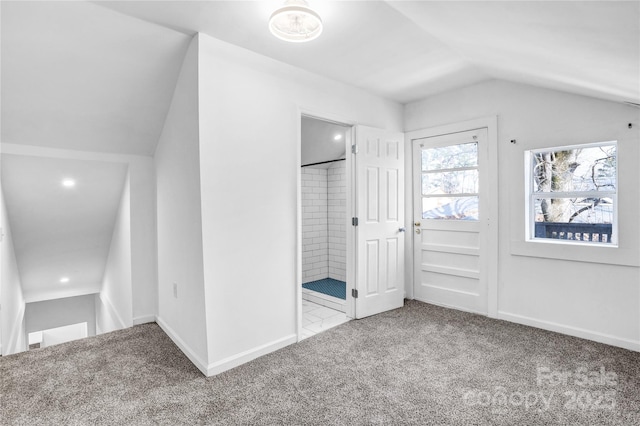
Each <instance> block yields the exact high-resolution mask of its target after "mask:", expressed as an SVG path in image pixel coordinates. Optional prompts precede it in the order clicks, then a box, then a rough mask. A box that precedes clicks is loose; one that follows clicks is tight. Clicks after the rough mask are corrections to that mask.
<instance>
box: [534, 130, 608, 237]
mask: <svg viewBox="0 0 640 426" xmlns="http://www.w3.org/2000/svg"><path fill="white" fill-rule="evenodd" d="M616 155H617V152H616V142H604V143H598V144H589V145H575V146H568V147H560V148H548V149H543V150H534V151H528V152H527V153H526V156H527V159H526V161H527V164H528V169H529V177H528V183H529V188H530V189H529V191H528V193H529V196H528V204H529V205H528V213H529V220H528V239H529V240H548V241H549V240H554V241H557V242H569V243H575V242H586V243H593V244H606V245H615V244H616V242H617V229H616V226H617V224H616V216H617V200H616V197H617V157H616Z"/></svg>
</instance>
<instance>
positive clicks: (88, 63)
mask: <svg viewBox="0 0 640 426" xmlns="http://www.w3.org/2000/svg"><path fill="white" fill-rule="evenodd" d="M309 3H310V5H311V6H312V7H314V8H315V9H316V10H317V11H318V12H319V13H320V15H321V16H322V18H323V21H324V32H323V34H322V36H321V37H320V38H319V39H317V40H314V41H312V42H309V43H303V44H293V43H292V44H289V43H286V42H283V41H281V40H278V39H276V38H274V37H273V36H272V35H271V34H270V33H269V30H268V28H267V22H268V19H269V16H270V14H271V13H272V11H273V10H275V9H276V8H277V7H279V6H280V5H281V4H282V0H259V1H178V0H176V1H106V2H103V1H96V2H87V1H68V2H65V1H6V0H3V1H1V2H0V17H1V22H0V24H1V25H0V31H1V33H0V36H1V43H2V44H1V51H0V54H1V59H2V60H1V74H0V75H1V81H0V83H1V86H2V87H1V91H0V96H1V107H2V110H1V116H0V119H1V122H2V126H1V132H2V133H1V140H2V144H7V143H9V144H17V145H35V146H40V147H48V148H62V149H71V150H80V151H95V152H105V153H121V154H134V155H147V156H149V155H153V154H154V151H155V147H156V144H157V142H158V138H159V136H160V134H161V132H162V128H163V125H164V120H165V117H166V114H167V111H168V109H169V105H170V102H171V98H172V95H173V91H174V88H175V84H176V80H177V76H178V73H179V70H180V67H181V64H182V60H183V57H184V55H185V52H186V49H187V46H188V44H189V41H190V39H191V38H192V36H193V35H194V34H196V33H197V32H202V33H206V34H208V35H210V36H212V37H216V38H219V39H221V40H224V41H226V42H229V43H232V44H235V45H238V46H240V47H243V48H246V49H249V50H252V51H254V52H257V53H259V54H262V55H266V56H269V57H272V58H274V59H276V60H279V61H282V62H285V63H288V64H291V65H294V66H297V67H300V68H303V69H306V70H308V71H311V72H314V73H317V74H320V75H324V76H326V77H329V78H332V79H335V80H338V81H341V82H344V83H347V84H350V85H353V86H357V87H360V88H362V89H363V90H366V91H369V92H372V93H375V94H378V95H379V96H382V97H385V98H388V99H390V100H394V101H397V102H398V103H408V102H411V101H415V100H419V99H422V98H425V97H428V96H430V95H433V94H436V93H440V92H444V91H447V90H451V89H455V88H459V87H463V86H467V85H471V84H474V83H477V82H481V81H484V80H489V79H504V80H509V81H514V82H520V83H525V84H531V85H537V86H540V87H545V88H550V89H555V90H560V91H566V92H570V93H576V94H581V95H586V96H592V97H597V98H602V99H607V100H611V101H616V102H633V103H640V2H638V1H620V2H616V1H566V2H565V1H558V2H538V1H531V2H529V1H496V2H489V1H469V2H461V1H330V0H309ZM308 124H309V125H310V126H311V127H312V126H313V125H314V123H313V122H310V123H308ZM316 124H317V123H316ZM320 125H324V126H325V127H326V128H325V129H324V130H323V131H325V130H326V135H324V136H322V138H323V140H324V141H325V142H326V144H327V146H331V149H335V150H337V151H341V150H342V149H343V148H344V146H340V144H336V143H335V142H334V141H333V140H331V134H332V132H334V131H335V130H336V129H334V128H331V126H330V125H326V124H323V123H320ZM311 133H312V134H313V135H321V134H322V131H319V130H317V131H314V132H311ZM318 137H320V136H318ZM311 145H316V144H314V143H312V144H311ZM337 151H336V152H332V153H331V154H330V155H329V156H328V157H327V158H322V159H321V160H317V158H320V157H317V156H316V154H313V158H315V160H312V159H309V160H308V161H313V162H315V161H323V160H326V159H333V158H335V157H337V156H340V155H341V152H337ZM316 157H317V158H316ZM329 157H330V158H329ZM93 165H94V166H95V168H94V167H92V166H89V167H88V168H87V166H86V165H81V164H78V163H75V162H73V161H70V162H66V163H65V162H64V161H63V160H56V161H53V160H49V161H45V160H44V159H38V158H31V159H29V158H20V157H19V156H3V166H4V167H3V171H2V174H3V188H4V191H5V195H6V198H7V203H8V205H9V206H8V209H9V214H10V219H11V223H12V228H13V231H14V234H15V235H16V237H17V239H16V251H17V252H18V255H19V257H22V260H19V262H22V264H23V265H27V264H28V265H30V266H29V269H30V271H29V273H27V274H26V275H25V274H23V275H25V276H24V277H23V279H24V281H25V283H24V284H25V286H26V287H25V288H26V290H27V291H26V292H27V293H28V294H31V295H33V298H49V297H52V296H46V292H47V291H49V290H50V289H51V285H58V284H59V283H55V281H56V280H58V279H59V276H61V275H62V274H65V273H66V272H64V271H63V269H64V268H66V269H68V270H74V268H75V269H77V272H78V274H77V276H78V282H80V281H82V282H85V283H86V284H87V286H88V287H87V288H86V289H84V290H82V291H88V289H89V288H94V289H95V288H96V283H97V282H98V280H99V279H98V278H99V275H100V272H99V270H100V268H101V266H100V265H102V266H103V265H104V262H105V261H106V253H107V250H108V241H109V238H110V235H111V234H110V233H111V228H109V226H112V224H113V221H114V218H115V213H116V211H117V206H118V201H119V194H120V193H119V192H118V191H119V190H121V188H122V182H123V179H124V176H125V174H126V172H125V171H124V170H122V169H121V168H118V167H115V166H113V165H108V164H103V165H100V166H98V165H97V164H93ZM5 167H6V168H5ZM65 168H66V170H72V171H75V172H77V174H78V176H80V175H86V179H89V180H90V179H91V177H90V176H91V174H92V173H98V175H100V176H101V177H99V178H98V180H100V179H104V183H105V184H107V183H109V184H110V186H109V185H108V186H107V187H104V188H94V189H92V190H91V191H84V192H83V193H80V192H76V193H75V195H74V196H80V195H83V196H84V197H85V198H84V200H83V201H81V200H80V199H79V198H78V199H73V198H70V197H71V194H69V193H60V194H57V192H56V191H59V187H56V188H49V189H50V192H49V194H48V195H45V194H44V192H42V191H40V190H39V189H36V188H37V186H38V185H57V184H58V183H59V182H58V180H59V176H58V175H59V174H60V173H61V170H63V169H65ZM56 173H57V174H56ZM96 176H97V175H96ZM86 188H88V187H86ZM80 189H81V188H80V187H79V188H78V190H80ZM34 191H35V192H34ZM36 194H41V195H42V196H43V200H45V201H43V200H40V201H38V200H35V199H34V196H35V195H36ZM56 194H57V195H56ZM97 194H110V195H109V196H108V197H97V198H96V195H97ZM58 197H66V198H64V199H68V200H67V202H69V203H72V204H67V205H65V204H62V203H60V202H59V201H60V200H62V199H63V198H58ZM46 203H48V204H46ZM73 203H76V204H73ZM47 206H51V207H47ZM98 206H100V208H99V209H97V210H95V211H94V210H92V209H93V208H94V207H95V208H97V207H98ZM73 210H75V211H78V212H84V214H85V216H86V217H85V216H83V217H74V216H72V215H70V212H71V211H73ZM36 212H46V213H48V214H49V215H43V216H41V217H40V216H38V215H36V214H35V213H36ZM100 212H102V213H100ZM69 221H70V222H69ZM91 221H93V222H91ZM90 222H91V223H90ZM50 223H55V224H63V225H62V226H59V227H57V226H55V227H54V226H49V224H50ZM70 223H75V225H78V224H82V226H83V227H84V228H83V229H85V228H86V229H87V232H89V231H88V229H89V228H92V229H95V230H97V231H96V233H94V234H90V233H86V234H82V233H81V234H78V233H77V232H76V231H77V229H79V228H78V227H77V226H71V225H69V224H70ZM65 224H66V225H65ZM108 224H111V225H108ZM71 228H73V229H71ZM64 229H67V231H68V232H67V234H68V236H69V238H70V239H69V240H67V239H65V238H67V237H66V236H65V235H64V233H60V232H59V231H62V230H64ZM74 229H75V230H74ZM36 230H37V231H38V232H36ZM39 238H44V239H39ZM74 238H75V239H74ZM87 238H89V240H91V241H94V243H95V244H94V246H92V248H91V249H87V250H85V251H84V252H83V251H82V249H80V250H79V251H77V250H76V249H74V247H81V246H82V244H83V240H84V242H88V241H89V240H88V239H87ZM72 239H74V240H73V241H72ZM78 244H79V245H78ZM29 247H36V248H38V247H40V248H42V249H41V250H40V249H38V250H40V251H41V253H40V252H37V250H36V252H34V253H31V254H28V253H27V251H28V250H27V249H28V248H29ZM56 247H58V248H59V250H56ZM45 248H46V249H47V250H50V253H54V254H55V255H51V254H50V255H49V257H46V256H44V255H43V253H45ZM61 250H67V251H73V250H76V252H77V253H79V256H80V255H82V256H84V255H86V256H85V257H84V258H80V257H81V256H80V257H78V256H76V258H75V259H76V260H78V261H77V262H75V263H73V264H72V262H70V261H69V262H68V261H67V260H65V259H64V258H63V257H56V256H57V255H62V253H61V252H60V253H58V251H61ZM25 253H26V254H25ZM29 256H31V257H29ZM38 256H40V257H38ZM43 256H44V257H43ZM25 259H26V260H25ZM56 259H57V261H56V262H54V260H56ZM80 261H81V262H80ZM25 262H26V263H25ZM74 265H76V266H74ZM78 265H84V266H78ZM85 266H86V269H83V268H85ZM25 268H26V266H25ZM60 268H62V269H60ZM52 283H53V284H52ZM47 286H48V287H47Z"/></svg>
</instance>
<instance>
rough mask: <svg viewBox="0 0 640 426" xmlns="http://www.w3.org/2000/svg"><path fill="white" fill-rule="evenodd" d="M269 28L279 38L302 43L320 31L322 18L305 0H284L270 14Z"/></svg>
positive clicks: (311, 38) (316, 35) (317, 34)
mask: <svg viewBox="0 0 640 426" xmlns="http://www.w3.org/2000/svg"><path fill="white" fill-rule="evenodd" d="M269 30H271V33H272V34H273V35H274V36H276V37H278V38H279V39H281V40H284V41H291V42H294V43H302V42H305V41H311V40H313V39H314V38H317V37H318V36H319V35H320V33H322V19H320V15H318V14H317V13H316V12H315V11H314V10H313V9H311V8H310V7H309V4H308V3H307V2H306V1H305V0H286V1H285V2H284V6H282V7H281V8H280V9H277V10H276V11H275V12H273V14H272V15H271V19H269Z"/></svg>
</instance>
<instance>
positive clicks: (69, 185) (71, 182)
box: [62, 179, 76, 188]
mask: <svg viewBox="0 0 640 426" xmlns="http://www.w3.org/2000/svg"><path fill="white" fill-rule="evenodd" d="M62 186H64V187H65V188H73V187H74V186H76V181H75V180H73V179H64V180H63V181H62Z"/></svg>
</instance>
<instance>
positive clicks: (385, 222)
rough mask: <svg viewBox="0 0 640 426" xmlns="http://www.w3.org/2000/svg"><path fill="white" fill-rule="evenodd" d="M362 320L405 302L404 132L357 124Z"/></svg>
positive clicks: (358, 302) (358, 285) (358, 270)
mask: <svg viewBox="0 0 640 426" xmlns="http://www.w3.org/2000/svg"><path fill="white" fill-rule="evenodd" d="M355 131H356V138H355V139H356V147H357V148H356V149H357V153H356V154H355V156H354V157H355V170H356V171H355V175H356V182H355V186H356V194H357V197H356V216H357V218H358V224H357V227H356V244H355V245H356V259H357V260H356V285H355V288H356V290H357V292H358V297H357V298H356V313H355V316H356V318H364V317H367V316H370V315H375V314H377V313H380V312H384V311H388V310H391V309H396V308H400V307H402V306H403V304H404V239H405V232H404V209H405V200H404V134H403V133H398V132H389V131H386V130H381V129H375V128H371V127H365V126H356V128H355Z"/></svg>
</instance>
